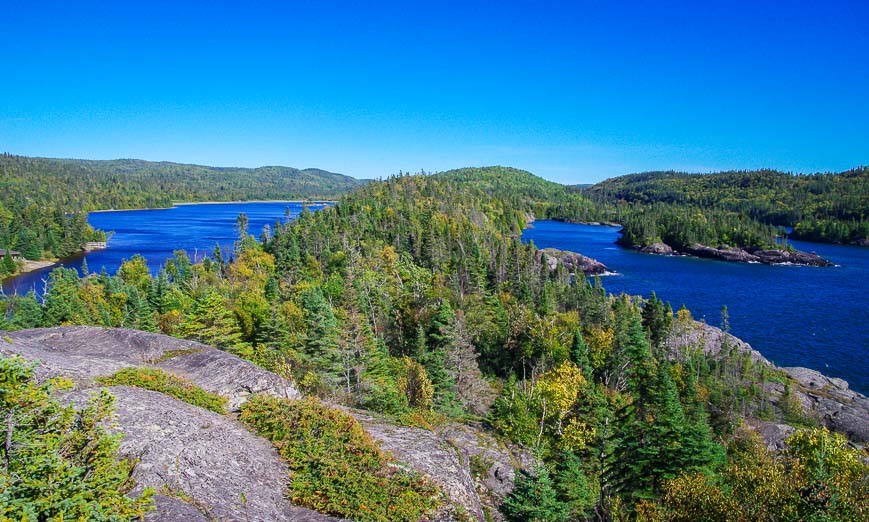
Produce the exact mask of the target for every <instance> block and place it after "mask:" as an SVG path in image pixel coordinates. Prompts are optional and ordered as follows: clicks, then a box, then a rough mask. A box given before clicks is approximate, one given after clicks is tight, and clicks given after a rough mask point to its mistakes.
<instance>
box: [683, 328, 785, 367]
mask: <svg viewBox="0 0 869 522" xmlns="http://www.w3.org/2000/svg"><path fill="white" fill-rule="evenodd" d="M667 346H668V347H669V349H670V351H671V353H672V354H674V355H675V354H677V353H679V352H680V351H682V350H683V349H684V348H694V347H699V348H700V349H702V350H703V353H704V354H706V355H709V356H712V357H715V356H717V355H718V354H719V353H721V350H722V349H723V348H724V347H725V346H727V347H728V349H730V348H734V349H735V350H736V351H737V352H738V353H741V354H749V355H750V356H751V360H752V362H754V363H759V364H764V365H767V366H773V364H772V363H771V362H769V361H768V360H767V358H766V357H764V356H763V355H762V354H761V353H760V352H758V351H757V350H755V349H753V348H752V347H751V345H750V344H748V343H747V342H745V341H743V340H742V339H740V338H739V337H736V336H734V335H731V334H729V333H724V330H722V329H720V328H716V327H714V326H711V325H708V324H706V323H704V322H700V321H689V322H687V323H682V322H680V321H674V322H673V326H672V327H671V328H670V336H669V337H668V338H667Z"/></svg>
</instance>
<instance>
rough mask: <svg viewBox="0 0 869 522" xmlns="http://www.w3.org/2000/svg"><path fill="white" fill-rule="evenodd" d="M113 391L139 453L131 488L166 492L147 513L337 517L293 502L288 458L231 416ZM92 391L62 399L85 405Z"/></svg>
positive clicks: (314, 520) (126, 449)
mask: <svg viewBox="0 0 869 522" xmlns="http://www.w3.org/2000/svg"><path fill="white" fill-rule="evenodd" d="M108 390H109V392H110V393H111V394H112V395H113V396H114V397H115V401H116V402H115V404H116V409H115V411H116V417H115V427H114V429H115V430H117V431H119V432H121V433H124V438H123V439H122V441H121V453H122V454H125V455H130V456H133V457H135V458H137V459H138V464H137V465H136V468H135V471H134V473H133V478H134V479H135V480H136V481H137V483H138V484H137V486H136V488H135V489H134V490H133V494H139V493H141V491H142V490H143V489H144V488H145V487H153V488H155V489H156V490H157V491H158V492H160V493H161V494H162V496H163V497H164V498H162V499H160V501H159V502H158V504H157V505H158V511H156V512H154V513H152V514H151V515H150V516H149V519H150V520H161V521H162V520H169V521H172V520H178V521H186V520H197V519H199V520H251V521H272V520H273V521H305V522H307V521H310V522H319V521H323V522H326V521H334V520H337V519H335V518H333V517H329V516H326V515H323V514H320V513H317V512H314V511H311V510H309V509H306V508H302V507H297V506H292V505H291V504H290V503H289V501H287V500H286V484H287V477H288V475H289V470H288V468H287V466H286V464H285V463H284V462H283V461H282V460H281V458H280V457H279V456H278V454H277V452H276V451H275V450H274V448H273V447H272V445H271V444H270V443H269V442H268V441H266V440H265V439H263V438H261V437H258V436H256V435H254V434H253V433H251V432H250V431H248V430H247V429H245V428H244V427H243V426H242V425H241V424H240V423H238V422H237V421H236V420H234V419H233V418H232V417H229V416H226V415H218V414H216V413H214V412H211V411H208V410H204V409H202V408H197V407H196V406H191V405H189V404H187V403H184V402H181V401H179V400H177V399H175V398H173V397H169V396H167V395H163V394H161V393H157V392H152V391H148V390H143V389H139V388H132V387H127V386H112V387H110V388H108ZM94 391H96V390H95V389H90V390H78V391H75V392H72V393H70V394H69V395H67V396H65V397H64V400H68V401H72V402H74V403H76V404H84V402H85V401H86V400H87V398H88V396H90V395H91V393H92V392H94ZM170 495H171V496H170ZM195 513H198V515H196V514H195Z"/></svg>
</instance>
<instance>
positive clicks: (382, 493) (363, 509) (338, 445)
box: [240, 395, 442, 522]
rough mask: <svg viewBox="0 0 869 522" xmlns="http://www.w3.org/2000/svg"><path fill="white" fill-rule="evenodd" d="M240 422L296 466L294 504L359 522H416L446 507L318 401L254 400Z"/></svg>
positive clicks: (430, 488)
mask: <svg viewBox="0 0 869 522" xmlns="http://www.w3.org/2000/svg"><path fill="white" fill-rule="evenodd" d="M240 419H241V420H242V421H243V422H244V423H246V424H247V425H248V426H250V427H252V428H253V429H254V430H256V431H257V432H258V433H259V434H260V435H262V436H263V437H265V438H267V439H269V440H271V441H272V443H273V444H274V445H275V447H276V448H277V449H278V451H279V452H280V454H281V456H283V457H284V458H285V459H286V460H287V462H288V463H289V465H290V469H291V470H292V481H291V483H290V496H291V500H292V501H293V502H294V503H296V504H301V505H304V506H307V507H310V508H312V509H315V510H317V511H319V512H321V513H328V514H332V515H338V516H342V517H348V518H351V519H353V520H360V521H366V522H367V521H376V522H380V521H384V522H385V521H417V520H419V519H420V518H422V517H424V516H425V515H426V514H428V513H431V512H433V511H434V510H435V509H437V508H438V507H439V506H440V505H441V502H442V501H441V494H440V492H439V491H438V489H437V488H436V487H435V486H434V485H433V484H432V483H431V482H430V481H428V480H426V479H425V478H424V477H422V476H420V475H418V474H414V473H409V472H407V471H403V470H400V469H398V468H397V467H396V466H394V465H393V459H392V456H391V455H388V454H386V453H384V452H382V451H381V450H380V448H378V447H377V445H376V444H375V442H374V441H373V440H372V438H371V437H370V436H369V435H368V434H366V433H365V432H364V431H363V430H362V427H361V426H360V425H359V423H358V422H357V421H356V419H354V418H353V417H352V416H350V415H348V414H346V413H344V412H342V411H339V410H336V409H333V408H329V407H327V406H325V405H323V404H322V403H321V402H320V401H319V400H317V399H313V398H310V399H304V400H287V399H277V398H274V397H269V396H262V395H260V396H256V397H253V398H252V399H250V400H249V401H247V402H246V403H245V404H244V405H243V406H242V412H241V417H240Z"/></svg>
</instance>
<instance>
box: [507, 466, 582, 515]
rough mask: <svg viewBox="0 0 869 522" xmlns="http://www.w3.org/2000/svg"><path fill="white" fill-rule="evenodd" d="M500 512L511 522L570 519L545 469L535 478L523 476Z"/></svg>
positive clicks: (540, 468) (539, 470)
mask: <svg viewBox="0 0 869 522" xmlns="http://www.w3.org/2000/svg"><path fill="white" fill-rule="evenodd" d="M501 510H502V512H503V513H504V516H505V518H506V519H507V520H508V521H510V522H562V521H565V520H567V517H568V506H567V505H566V504H565V503H564V502H562V501H561V500H559V499H558V492H557V491H556V490H555V487H554V484H553V482H552V477H551V476H550V475H549V470H548V469H547V468H546V466H542V465H541V466H540V467H538V468H537V471H536V473H535V474H533V475H530V474H527V473H525V472H521V476H520V477H518V478H517V480H516V485H515V486H514V487H513V491H512V492H511V493H510V495H509V496H508V497H507V498H506V499H505V500H504V503H503V504H502V506H501Z"/></svg>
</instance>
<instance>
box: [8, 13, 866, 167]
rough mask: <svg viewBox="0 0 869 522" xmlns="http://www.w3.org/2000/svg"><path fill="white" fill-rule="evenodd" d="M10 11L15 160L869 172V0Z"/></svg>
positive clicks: (10, 148)
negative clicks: (863, 168) (864, 168)
mask: <svg viewBox="0 0 869 522" xmlns="http://www.w3.org/2000/svg"><path fill="white" fill-rule="evenodd" d="M182 3H183V4H184V5H181V4H182ZM134 4H136V5H134ZM0 13H2V29H0V56H2V64H0V71H2V72H0V151H6V152H12V153H16V154H25V155H38V156H49V157H77V158H89V159H109V158H142V159H149V160H169V161H178V162H190V163H201V164H207V165H222V166H261V165H289V166H295V167H320V168H324V169H327V170H332V171H337V172H342V173H346V174H350V175H352V176H355V177H379V176H385V175H389V174H392V173H396V172H398V171H399V170H404V171H414V172H415V171H418V170H419V169H425V170H426V171H439V170H446V169H449V168H454V167H462V166H469V165H494V164H502V165H511V166H516V167H520V168H524V169H528V170H530V171H532V172H534V173H536V174H539V175H541V176H543V177H546V178H548V179H552V180H555V181H560V182H565V183H585V182H592V181H597V180H601V179H603V178H606V177H610V176H614V175H619V174H625V173H630V172H636V171H642V170H652V169H681V170H691V171H710V170H720V169H730V168H758V167H774V168H779V169H783V170H790V171H799V172H809V171H812V172H813V171H818V170H822V171H827V170H842V169H846V168H849V167H852V166H856V165H860V164H866V163H869V30H867V26H869V1H867V0H857V1H833V0H830V1H811V2H799V1H779V2H765V1H762V0H758V1H750V2H744V3H742V2H734V1H726V2H725V1H722V2H717V1H712V0H708V1H707V0H703V1H687V2H682V3H671V2H666V1H655V2H615V1H612V2H611V1H603V0H601V1H579V0H577V1H565V2H545V1H536V2H527V3H525V2H509V1H501V2H479V3H477V2H473V1H471V0H466V1H462V2H455V3H447V2H413V1H410V2H409V1H406V0H405V1H403V2H395V3H386V2H375V1H373V0H372V1H367V2H329V1H314V2H274V3H266V2H255V1H246V2H242V1H239V2H232V3H226V4H222V3H220V2H166V3H160V2H151V1H148V2H144V1H143V2H94V3H88V2H68V1H67V2H61V3H57V4H56V5H52V4H51V3H50V2H35V1H34V2H5V3H4V5H3V6H2V9H0Z"/></svg>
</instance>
